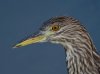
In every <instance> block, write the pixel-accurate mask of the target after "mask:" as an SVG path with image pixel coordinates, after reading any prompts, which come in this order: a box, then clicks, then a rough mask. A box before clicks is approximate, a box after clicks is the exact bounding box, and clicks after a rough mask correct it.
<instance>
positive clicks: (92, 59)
mask: <svg viewBox="0 0 100 74" xmlns="http://www.w3.org/2000/svg"><path fill="white" fill-rule="evenodd" d="M43 24H44V25H43V26H42V27H41V28H40V33H39V34H38V35H36V36H32V37H29V38H28V39H26V40H24V41H22V42H20V43H19V44H17V45H16V46H15V47H21V46H25V45H28V44H31V43H36V42H51V43H57V44H61V45H62V46H63V47H64V48H65V53H66V63H67V64H68V66H67V69H68V72H69V74H100V55H99V54H98V53H97V51H96V48H95V46H94V44H93V41H92V40H91V38H90V36H89V34H88V32H87V30H86V29H85V28H84V27H83V26H82V25H81V23H80V22H79V21H78V20H76V19H74V18H73V17H66V16H61V17H54V18H51V19H49V20H48V21H46V22H44V23H43ZM32 40H33V41H32ZM37 40H38V41H37Z"/></svg>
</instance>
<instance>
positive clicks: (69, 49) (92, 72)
mask: <svg viewBox="0 0 100 74" xmlns="http://www.w3.org/2000/svg"><path fill="white" fill-rule="evenodd" d="M83 46H84V45H83ZM64 47H65V53H66V64H67V70H68V72H69V74H99V73H98V71H97V68H96V65H95V62H94V59H93V57H92V54H91V53H90V52H88V51H86V50H87V49H86V48H85V47H83V49H81V48H79V47H74V46H72V45H71V44H70V43H66V45H64Z"/></svg>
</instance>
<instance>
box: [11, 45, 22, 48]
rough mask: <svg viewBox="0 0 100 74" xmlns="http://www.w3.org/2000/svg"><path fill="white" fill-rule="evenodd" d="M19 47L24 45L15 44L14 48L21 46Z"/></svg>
mask: <svg viewBox="0 0 100 74" xmlns="http://www.w3.org/2000/svg"><path fill="white" fill-rule="evenodd" d="M19 47H22V45H15V46H13V47H12V48H19Z"/></svg>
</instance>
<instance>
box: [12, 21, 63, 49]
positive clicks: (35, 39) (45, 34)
mask: <svg viewBox="0 0 100 74" xmlns="http://www.w3.org/2000/svg"><path fill="white" fill-rule="evenodd" d="M61 28H62V26H61V23H58V22H55V23H52V24H49V25H44V26H42V27H41V28H40V31H39V32H38V33H35V35H32V36H31V37H28V38H27V39H25V40H22V41H20V42H19V43H18V44H16V45H15V46H14V48H17V47H22V46H26V45H29V44H33V43H40V42H52V43H60V42H59V41H57V39H58V38H59V35H60V32H61Z"/></svg>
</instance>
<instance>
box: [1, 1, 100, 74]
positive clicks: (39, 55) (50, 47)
mask: <svg viewBox="0 0 100 74" xmlns="http://www.w3.org/2000/svg"><path fill="white" fill-rule="evenodd" d="M54 16H73V17H75V18H76V19H79V20H80V21H81V22H82V23H83V25H84V26H85V27H86V28H87V30H88V31H89V33H90V35H91V37H92V39H93V41H94V44H95V46H96V48H97V51H98V52H99V53H100V0H0V74H66V72H67V70H66V64H65V53H64V49H63V47H61V46H60V45H56V44H51V43H43V44H42V43H39V44H33V45H29V46H26V47H22V48H18V49H13V48H12V46H13V45H14V44H16V43H17V41H19V40H21V39H23V38H25V37H27V36H28V35H30V34H32V33H34V32H36V31H37V30H38V28H39V27H40V26H41V24H42V23H43V22H44V21H46V20H48V19H49V18H51V17H54Z"/></svg>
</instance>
